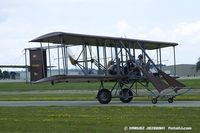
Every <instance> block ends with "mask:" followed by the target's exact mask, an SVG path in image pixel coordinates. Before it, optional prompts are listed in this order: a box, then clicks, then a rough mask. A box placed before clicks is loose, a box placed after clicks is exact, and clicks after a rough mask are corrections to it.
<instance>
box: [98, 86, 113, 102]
mask: <svg viewBox="0 0 200 133" xmlns="http://www.w3.org/2000/svg"><path fill="white" fill-rule="evenodd" d="M111 99H112V95H111V92H110V91H109V90H108V89H101V90H99V92H98V93H97V100H98V101H99V102H100V103H101V104H108V103H109V102H110V101H111Z"/></svg>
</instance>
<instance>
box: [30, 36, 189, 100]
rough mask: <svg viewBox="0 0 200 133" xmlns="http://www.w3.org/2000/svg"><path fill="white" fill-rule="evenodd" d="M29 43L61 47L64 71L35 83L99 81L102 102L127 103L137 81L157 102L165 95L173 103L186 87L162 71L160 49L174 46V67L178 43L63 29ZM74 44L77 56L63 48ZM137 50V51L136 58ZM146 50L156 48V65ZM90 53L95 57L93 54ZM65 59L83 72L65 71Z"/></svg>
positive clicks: (133, 92)
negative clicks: (109, 85) (137, 52)
mask: <svg viewBox="0 0 200 133" xmlns="http://www.w3.org/2000/svg"><path fill="white" fill-rule="evenodd" d="M30 42H39V43H40V44H41V48H42V47H43V46H42V44H43V43H48V44H49V43H51V44H53V45H55V44H60V45H61V46H63V50H62V53H63V55H62V58H63V69H64V73H63V74H60V73H59V74H58V75H54V76H50V77H46V78H43V79H40V80H38V81H36V82H35V83H42V82H50V83H51V84H52V85H54V84H55V83H60V82H82V81H85V82H92V81H99V82H100V87H99V90H98V93H97V96H96V99H97V100H98V101H99V102H100V103H101V104H108V103H109V102H110V101H111V100H112V98H119V99H120V100H121V101H122V102H123V103H128V102H130V101H131V100H132V99H133V97H134V96H137V93H136V92H135V91H137V90H135V88H134V87H135V86H134V85H135V84H137V83H139V84H141V85H142V86H143V87H144V88H145V89H147V90H148V91H149V92H150V94H151V97H152V103H153V104H156V103H157V100H158V98H163V97H167V99H168V102H169V103H172V102H173V101H174V98H175V97H176V96H178V95H181V94H183V92H180V90H183V88H185V85H184V84H182V83H180V82H179V81H177V80H176V78H175V77H172V76H170V75H169V74H166V73H165V72H164V71H162V63H161V60H162V59H161V48H166V47H173V49H174V69H175V46H177V45H178V44H177V43H173V42H161V41H149V40H139V39H130V38H121V37H108V36H96V35H85V34H76V33H65V32H52V33H48V34H45V35H42V36H40V37H37V38H35V39H33V40H31V41H30ZM74 46H81V48H79V49H80V50H79V51H80V54H79V55H78V57H77V58H76V57H74V56H72V55H70V54H68V52H67V50H66V48H69V47H74ZM136 50H140V54H139V56H138V58H137V56H136ZM147 50H150V51H151V50H156V51H157V64H156V63H155V62H154V61H153V60H152V59H151V58H150V56H149V55H148V54H147V52H146V51H147ZM93 52H95V53H96V56H94V55H93V54H92V53H93ZM101 57H103V61H101ZM68 59H69V61H70V62H71V64H72V65H74V66H77V67H78V68H79V69H80V70H81V71H82V74H79V75H70V74H68V73H67V69H68V66H67V60H68ZM159 60H160V62H159ZM94 66H95V67H96V69H95V68H94ZM94 70H96V71H94ZM152 70H154V71H152ZM106 81H112V82H115V84H114V85H113V87H112V88H105V87H104V83H105V82H106ZM149 83H151V84H152V85H153V87H154V88H155V91H152V90H151V89H149V88H148V85H149ZM185 92H186V91H185ZM185 92H184V93H185Z"/></svg>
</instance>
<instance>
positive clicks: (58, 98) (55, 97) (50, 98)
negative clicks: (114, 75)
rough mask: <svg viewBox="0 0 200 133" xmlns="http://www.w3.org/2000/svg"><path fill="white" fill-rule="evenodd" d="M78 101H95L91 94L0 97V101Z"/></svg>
mask: <svg viewBox="0 0 200 133" xmlns="http://www.w3.org/2000/svg"><path fill="white" fill-rule="evenodd" d="M72 100H73V101H78V100H79V101H80V100H96V96H95V95H93V94H15V95H0V101H72Z"/></svg>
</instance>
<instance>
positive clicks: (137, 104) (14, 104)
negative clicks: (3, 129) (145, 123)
mask: <svg viewBox="0 0 200 133" xmlns="http://www.w3.org/2000/svg"><path fill="white" fill-rule="evenodd" d="M0 106H1V107H2V106H7V107H24V106H25V107H27V106H67V107H70V106H73V107H79V106H82V107H84V106H96V107H97V106H98V107H101V106H133V107H134V106H135V107H151V106H158V107H200V101H174V102H173V103H168V102H167V101H158V103H157V104H152V103H151V101H133V102H131V103H121V102H120V101H112V102H110V103H109V104H100V103H99V102H98V101H0Z"/></svg>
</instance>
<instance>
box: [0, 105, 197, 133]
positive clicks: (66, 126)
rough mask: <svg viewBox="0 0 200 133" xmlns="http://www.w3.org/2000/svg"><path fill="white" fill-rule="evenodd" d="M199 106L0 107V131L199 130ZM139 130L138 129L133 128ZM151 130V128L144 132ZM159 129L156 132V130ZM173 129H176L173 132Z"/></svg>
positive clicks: (26, 132) (195, 132) (109, 131)
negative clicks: (163, 128) (178, 128)
mask: <svg viewBox="0 0 200 133" xmlns="http://www.w3.org/2000/svg"><path fill="white" fill-rule="evenodd" d="M199 119H200V108H170V107H169V108H168V107H164V108H161V107H1V108H0V132H1V133H73V132H80V133H85V132H86V133H94V132H99V133H103V132H104V133H106V132H107V133H111V132H113V133H118V132H119V133H121V132H128V131H124V127H125V126H128V127H131V126H145V127H147V126H164V127H166V130H165V131H164V132H167V133H168V132H172V131H169V130H167V127H168V126H173V127H174V126H175V127H179V126H183V127H192V130H191V131H179V132H194V133H197V132H199V130H200V123H199ZM134 132H138V133H142V131H134ZM148 132H155V131H148ZM159 132H163V131H156V133H159ZM173 132H177V131H173Z"/></svg>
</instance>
